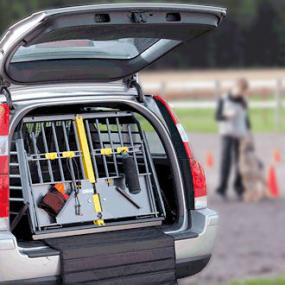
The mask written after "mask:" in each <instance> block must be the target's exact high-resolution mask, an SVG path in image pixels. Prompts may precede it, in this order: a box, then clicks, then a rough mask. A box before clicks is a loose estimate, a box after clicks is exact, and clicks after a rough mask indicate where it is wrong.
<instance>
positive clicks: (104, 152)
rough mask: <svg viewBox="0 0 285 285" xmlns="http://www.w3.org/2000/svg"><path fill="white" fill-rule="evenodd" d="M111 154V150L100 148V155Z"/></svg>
mask: <svg viewBox="0 0 285 285" xmlns="http://www.w3.org/2000/svg"><path fill="white" fill-rule="evenodd" d="M112 153H113V150H112V149H111V148H101V154H102V155H106V156H108V155H111V154H112Z"/></svg>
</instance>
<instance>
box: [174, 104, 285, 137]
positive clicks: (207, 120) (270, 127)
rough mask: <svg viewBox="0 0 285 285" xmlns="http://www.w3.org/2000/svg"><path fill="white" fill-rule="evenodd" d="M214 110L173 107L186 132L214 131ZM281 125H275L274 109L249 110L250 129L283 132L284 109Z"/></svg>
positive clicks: (215, 127)
mask: <svg viewBox="0 0 285 285" xmlns="http://www.w3.org/2000/svg"><path fill="white" fill-rule="evenodd" d="M214 113H215V110H211V109H202V110H194V109H175V114H176V115H177V117H178V118H179V120H180V122H181V123H182V124H183V126H184V128H185V129H186V130H187V131H188V132H192V133H193V132H194V133H196V132H197V133H215V132H217V123H216V121H215V120H214ZM281 117H282V118H283V120H282V125H281V128H280V130H277V128H276V125H275V110H272V109H254V110H251V112H250V119H251V124H252V130H253V131H254V132H256V133H272V132H282V133H284V132H285V109H283V110H282V116H281Z"/></svg>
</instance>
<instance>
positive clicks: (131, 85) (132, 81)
mask: <svg viewBox="0 0 285 285" xmlns="http://www.w3.org/2000/svg"><path fill="white" fill-rule="evenodd" d="M124 82H125V84H126V85H127V87H128V88H136V90H137V93H138V101H139V102H140V103H144V94H143V90H142V87H141V86H140V84H139V83H138V82H137V80H136V79H135V78H134V77H131V78H126V79H125V80H124Z"/></svg>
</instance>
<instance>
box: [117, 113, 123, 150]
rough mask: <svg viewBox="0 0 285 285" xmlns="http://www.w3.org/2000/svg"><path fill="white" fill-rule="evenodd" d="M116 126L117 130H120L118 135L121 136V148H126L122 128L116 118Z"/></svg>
mask: <svg viewBox="0 0 285 285" xmlns="http://www.w3.org/2000/svg"><path fill="white" fill-rule="evenodd" d="M116 124H117V128H118V134H119V140H120V143H121V146H124V141H123V137H122V130H121V127H120V121H119V118H116Z"/></svg>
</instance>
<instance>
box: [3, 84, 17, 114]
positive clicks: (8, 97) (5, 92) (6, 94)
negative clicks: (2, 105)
mask: <svg viewBox="0 0 285 285" xmlns="http://www.w3.org/2000/svg"><path fill="white" fill-rule="evenodd" d="M0 95H3V96H4V97H5V98H6V101H7V104H8V106H9V108H10V110H13V109H14V106H13V101H12V96H11V93H10V90H9V84H5V83H4V82H3V81H0Z"/></svg>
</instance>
